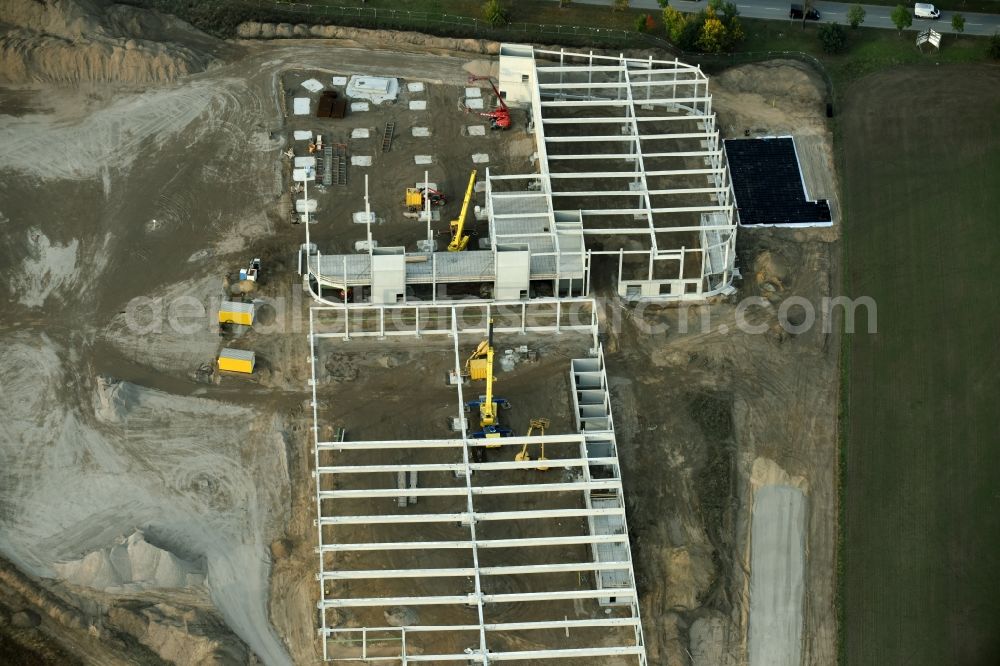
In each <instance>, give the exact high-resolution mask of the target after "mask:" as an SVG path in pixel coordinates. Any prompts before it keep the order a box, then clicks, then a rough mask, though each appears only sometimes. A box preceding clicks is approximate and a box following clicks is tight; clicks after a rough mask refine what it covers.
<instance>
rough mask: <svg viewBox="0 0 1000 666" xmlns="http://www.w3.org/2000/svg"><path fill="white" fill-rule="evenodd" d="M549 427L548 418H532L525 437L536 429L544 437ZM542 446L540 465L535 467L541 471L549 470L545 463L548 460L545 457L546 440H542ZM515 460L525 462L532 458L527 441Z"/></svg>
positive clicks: (539, 456) (529, 435) (539, 455)
mask: <svg viewBox="0 0 1000 666" xmlns="http://www.w3.org/2000/svg"><path fill="white" fill-rule="evenodd" d="M548 427H549V420H548V419H531V422H530V423H529V424H528V434H527V435H525V437H531V434H532V433H533V432H535V431H536V430H537V431H538V434H539V435H541V436H543V437H544V436H545V429H546V428H548ZM541 447H542V448H541V451H539V453H538V466H537V467H535V469H537V470H538V471H539V472H547V471H548V470H549V466H548V465H546V464H545V461H546V460H548V458H546V457H545V442H542V444H541ZM514 460H516V461H517V462H524V461H525V460H531V456H530V455H528V443H527V442H525V443H524V446H522V447H521V451H520V453H518V454H517V455H516V456H514Z"/></svg>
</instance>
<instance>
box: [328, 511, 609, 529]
mask: <svg viewBox="0 0 1000 666" xmlns="http://www.w3.org/2000/svg"><path fill="white" fill-rule="evenodd" d="M622 515H625V509H624V508H621V507H619V508H609V509H533V510H530V511H488V512H482V511H475V512H473V513H472V518H473V519H474V520H476V521H479V522H486V521H491V520H544V519H547V518H586V517H588V516H622ZM468 518H469V513H468V512H463V513H402V514H399V513H397V514H382V515H373V516H320V517H319V519H318V520H319V524H320V525H395V524H402V523H459V522H463V521H465V522H468Z"/></svg>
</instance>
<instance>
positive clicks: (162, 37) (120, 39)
mask: <svg viewBox="0 0 1000 666" xmlns="http://www.w3.org/2000/svg"><path fill="white" fill-rule="evenodd" d="M3 22H4V24H5V25H6V26H7V27H8V30H7V31H6V32H5V33H4V34H3V35H0V81H4V82H9V83H25V82H31V81H56V82H80V81H87V82H119V83H129V84H141V83H158V82H166V81H173V80H174V79H176V78H177V77H179V76H183V75H185V74H189V73H192V72H197V71H201V70H203V69H205V67H207V66H208V65H209V63H210V62H211V61H212V60H213V58H212V56H211V55H210V53H209V52H210V49H211V48H212V40H211V38H209V37H207V36H206V35H203V34H201V33H199V32H197V31H196V30H195V29H194V28H191V27H190V26H187V25H185V24H183V23H181V22H179V21H177V20H176V19H173V18H170V17H165V16H161V15H159V14H156V13H154V12H150V11H148V10H144V9H137V8H135V7H126V6H121V5H110V6H109V5H107V4H105V3H103V2H91V1H89V0H53V1H52V2H44V3H42V2H37V1H36V0H7V1H6V2H5V3H4V17H3ZM179 40H182V41H183V42H184V43H185V44H190V46H186V45H182V44H181V43H179Z"/></svg>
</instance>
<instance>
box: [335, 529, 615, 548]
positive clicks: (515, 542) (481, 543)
mask: <svg viewBox="0 0 1000 666" xmlns="http://www.w3.org/2000/svg"><path fill="white" fill-rule="evenodd" d="M601 543H628V537H627V536H626V535H624V534H587V535H582V536H559V537H531V538H522V539H480V540H478V541H476V542H475V545H476V546H478V547H479V548H535V547H548V546H575V545H581V546H591V545H596V544H601ZM472 546H473V543H472V542H471V541H468V540H463V541H386V542H374V543H341V542H338V543H325V544H323V545H321V546H320V551H321V552H324V553H327V552H329V553H333V552H342V551H371V550H438V549H441V550H453V549H464V548H472Z"/></svg>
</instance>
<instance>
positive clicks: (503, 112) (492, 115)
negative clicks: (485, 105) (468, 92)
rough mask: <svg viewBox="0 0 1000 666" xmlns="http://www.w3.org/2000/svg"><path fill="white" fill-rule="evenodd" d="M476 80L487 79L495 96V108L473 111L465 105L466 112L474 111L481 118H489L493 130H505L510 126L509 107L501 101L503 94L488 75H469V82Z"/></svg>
mask: <svg viewBox="0 0 1000 666" xmlns="http://www.w3.org/2000/svg"><path fill="white" fill-rule="evenodd" d="M476 81H489V82H490V87H491V88H493V92H494V93H495V94H496V96H497V104H498V105H499V106H497V108H495V109H493V110H492V111H474V110H473V109H470V108H469V107H468V106H466V107H465V112H466V113H476V114H477V115H480V116H482V117H483V118H489V119H490V128H491V129H495V130H505V129H507V128H508V127H510V109H509V108H507V103H506V102H505V101H503V95H501V94H500V91H499V90H497V87H496V85H495V84H494V83H493V79H492V78H490V77H488V76H470V77H469V83H475V82H476Z"/></svg>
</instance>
